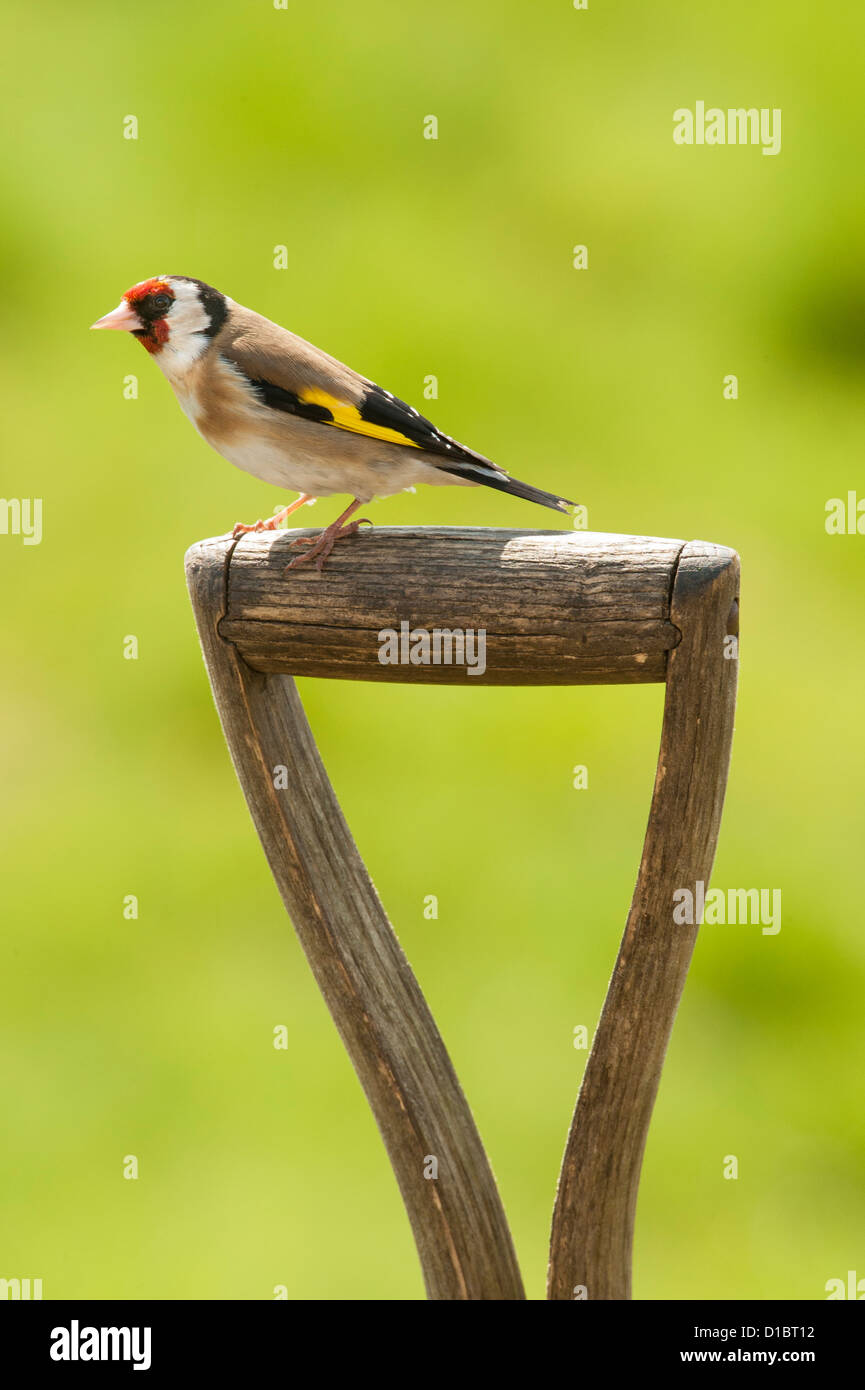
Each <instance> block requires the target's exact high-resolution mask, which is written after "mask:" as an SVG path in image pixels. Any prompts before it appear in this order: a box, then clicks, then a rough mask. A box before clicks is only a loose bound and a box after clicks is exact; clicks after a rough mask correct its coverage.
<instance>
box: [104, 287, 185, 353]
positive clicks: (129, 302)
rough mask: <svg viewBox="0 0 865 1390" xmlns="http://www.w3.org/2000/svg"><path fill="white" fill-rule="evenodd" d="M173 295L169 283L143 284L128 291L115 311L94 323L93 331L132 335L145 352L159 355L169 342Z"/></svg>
mask: <svg viewBox="0 0 865 1390" xmlns="http://www.w3.org/2000/svg"><path fill="white" fill-rule="evenodd" d="M175 298H176V295H175V292H174V289H173V288H172V286H171V284H170V283H169V281H168V279H167V278H166V279H159V278H154V279H152V280H142V281H141V283H140V284H138V285H133V286H132V289H131V290H127V291H126V293H125V295H124V296H123V298H122V299H121V301H120V303H119V304H118V306H117V308H116V309H112V311H111V313H110V314H106V315H105V317H104V318H101V319H97V321H96V323H94V324H93V325H92V327H93V328H118V329H125V330H126V332H128V333H132V334H134V335H135V337H136V338H137V339H138V341H139V342H140V343H141V344H142V345H143V346H144V347H146V348H147V351H148V352H160V351H161V349H162V346H163V344H164V343H167V342H168V339H169V336H170V332H171V330H170V327H169V322H168V315H169V314H170V313H171V309H172V307H173V305H174V301H175Z"/></svg>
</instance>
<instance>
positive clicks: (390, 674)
mask: <svg viewBox="0 0 865 1390" xmlns="http://www.w3.org/2000/svg"><path fill="white" fill-rule="evenodd" d="M309 534H310V532H309V531H288V532H284V531H283V532H278V531H277V532H273V531H271V532H263V533H261V534H258V535H255V534H250V535H247V536H243V537H242V538H241V539H240V540H239V541H238V542H237V543H236V544H235V545H233V546H232V547H231V549H230V554H229V564H228V596H227V602H226V611H225V616H224V617H223V619H222V621H221V622H220V625H219V635H220V636H221V637H222V638H223V639H224V640H226V641H228V642H231V643H233V645H234V646H235V647H236V649H237V651H238V653H239V655H240V656H241V657H242V658H243V660H244V661H245V662H246V664H247V665H248V666H251V667H252V668H253V670H256V671H268V672H281V673H283V674H291V675H297V676H326V677H331V678H337V679H341V680H377V681H410V682H414V683H433V684H443V685H466V684H468V685H469V686H472V685H476V684H477V685H483V684H487V685H571V684H574V685H589V684H609V683H616V684H619V683H637V682H640V683H642V682H647V681H662V680H664V679H665V676H666V670H667V657H668V653H669V652H670V651H671V650H672V649H673V648H674V647H675V646H676V644H677V642H678V641H679V638H680V634H679V631H678V629H677V628H676V626H675V624H674V623H672V622H671V621H670V593H671V591H672V586H673V576H674V574H675V570H676V563H677V560H678V557H679V554H680V552H681V550H682V546H683V544H684V542H683V541H678V540H658V539H655V538H650V537H641V536H615V535H605V534H600V533H593V532H581V531H547V532H544V531H500V530H492V529H460V528H455V527H429V528H426V527H425V528H422V529H415V528H411V527H390V528H381V529H379V528H374V529H373V530H370V531H361V532H360V533H359V534H358V535H356V536H352V537H350V538H349V539H348V540H345V541H341V542H340V543H339V544H338V545H337V546H336V548H335V549H334V552H333V554H332V555H331V557H330V559H329V560H328V562H327V564H326V566H325V568H324V570H323V571H322V572H321V573H319V572H318V570H316V569H315V567H314V565H313V564H310V565H309V566H301V567H300V568H299V569H296V570H291V571H290V572H289V573H288V574H286V573H285V567H286V565H287V564H288V562H289V560H291V559H292V558H293V557H294V556H296V555H298V554H300V553H302V552H300V551H298V550H292V549H291V541H292V539H293V538H295V537H297V536H306V535H309ZM223 544H226V545H227V544H228V543H227V542H223ZM403 624H405V626H403ZM420 630H425V632H426V633H427V634H429V638H428V648H427V652H428V658H429V659H428V660H427V661H425V660H424V655H425V653H424V639H423V636H422V634H421V636H420V640H417V639H415V640H413V639H412V633H415V634H418V633H419V631H420ZM382 633H393V638H390V639H388V638H383V637H382V636H381V634H382ZM480 633H483V634H484V637H483V667H484V669H483V672H482V673H481V671H480V661H479V660H478V659H477V658H478V656H479V653H478V649H477V642H478V634H480ZM436 634H438V636H437V635H436ZM448 634H450V635H448ZM460 634H465V635H468V634H472V636H471V637H470V638H469V641H470V642H471V643H474V646H473V647H472V646H470V647H469V649H468V650H469V656H470V661H466V660H460V659H459V658H460V654H461V652H460V647H459V642H460ZM386 643H389V645H390V647H391V650H392V652H395V653H398V659H397V660H395V661H393V662H383V661H382V660H381V654H382V653H384V654H385V655H386V654H387V651H386V645H385V644H386ZM412 648H414V652H415V658H414V659H410V658H411V651H412ZM437 653H438V656H439V660H438V661H436V659H435V658H436V654H437ZM448 655H450V656H451V661H450V662H449V663H448V661H447V657H448ZM400 658H404V659H400ZM471 658H474V660H473V662H472V661H471ZM472 664H473V665H474V666H475V668H476V669H475V670H474V672H472Z"/></svg>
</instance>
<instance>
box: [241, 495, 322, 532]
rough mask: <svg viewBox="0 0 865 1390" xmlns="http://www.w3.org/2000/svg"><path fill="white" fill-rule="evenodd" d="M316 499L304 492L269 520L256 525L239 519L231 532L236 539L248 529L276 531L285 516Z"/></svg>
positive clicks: (258, 522) (257, 522)
mask: <svg viewBox="0 0 865 1390" xmlns="http://www.w3.org/2000/svg"><path fill="white" fill-rule="evenodd" d="M314 501H315V498H314V497H310V496H309V495H308V494H307V493H305V492H302V493H301V494H300V496H299V497H298V499H297V501H296V502H289V504H288V506H287V507H283V509H282V511H280V512H277V513H276V515H275V516H271V517H268V519H267V521H261V520H259V521H256V523H255V525H254V526H246V525H244V523H243V522H242V521H238V523H237V525H236V526H235V528H234V530H233V531H232V533H231V534H232V537H233V538H234V539H235V540H236V539H237V537H238V536H245V535H246V533H247V531H275V530H276V528H277V526H279V524H280V522H282V521H285V518H286V517H287V516H291V514H292V512H296V511H297V509H298V507H302V506H303V504H304V502H314Z"/></svg>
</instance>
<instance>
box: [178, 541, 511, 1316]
mask: <svg viewBox="0 0 865 1390" xmlns="http://www.w3.org/2000/svg"><path fill="white" fill-rule="evenodd" d="M234 549H235V547H234V544H233V543H232V542H230V541H228V540H226V539H222V540H218V541H205V542H202V543H201V544H200V545H198V546H194V547H193V548H192V549H191V550H190V551H189V553H188V555H187V561H186V567H187V577H188V583H189V589H190V594H191V597H192V603H193V608H194V611H195V616H196V620H197V624H198V631H199V635H200V638H201V643H202V647H203V650H204V657H205V661H206V663H207V669H208V672H209V675H210V681H211V685H212V687H213V693H214V697H215V700H216V705H217V709H218V711H219V715H220V719H221V721H222V727H223V730H224V733H225V738H226V741H227V743H228V747H229V749H230V751H231V756H232V759H233V761H234V766H235V769H236V771H237V775H238V778H239V779H240V783H241V786H242V788H243V791H244V794H245V796H246V799H247V803H248V805H249V809H250V811H251V813H252V817H253V820H254V822H255V825H256V827H257V829H258V833H259V835H260V837H261V841H262V844H263V846H264V849H265V853H266V855H267V858H268V861H269V863H270V867H271V869H272V871H273V875H274V878H275V879H276V882H277V885H278V887H279V890H280V893H281V894H282V898H283V901H284V903H285V906H286V908H287V910H288V912H289V914H290V916H291V920H292V922H293V924H294V927H295V930H296V931H297V934H298V937H299V938H300V942H301V945H302V946H303V949H304V951H305V953H306V956H307V959H308V961H309V964H310V967H311V968H312V971H313V974H314V976H315V978H316V980H317V982H318V985H319V988H320V989H321V992H322V994H323V995H324V998H325V1001H326V1003H327V1005H328V1007H329V1009H330V1011H331V1015H332V1017H333V1020H334V1022H335V1024H336V1026H337V1028H338V1029H339V1033H340V1036H341V1037H342V1040H343V1042H344V1044H345V1046H346V1049H347V1051H348V1053H349V1056H350V1057H351V1060H352V1062H353V1064H354V1067H355V1070H356V1071H357V1074H358V1077H359V1079H360V1081H361V1084H362V1086H363V1088H364V1091H365V1092H366V1096H367V1099H368V1101H369V1103H370V1106H371V1108H372V1111H373V1114H374V1115H375V1118H376V1121H377V1123H378V1126H379V1129H380V1131H381V1134H382V1138H383V1140H384V1143H385V1146H386V1148H387V1151H388V1154H389V1157H390V1160H391V1163H392V1165H393V1169H394V1172H395V1174H396V1178H397V1181H398V1183H399V1186H400V1190H401V1192H402V1196H403V1200H404V1202H405V1205H406V1209H407V1211H408V1215H409V1219H410V1221H411V1225H412V1229H413V1232H414V1237H415V1241H416V1243H417V1248H418V1253H419V1255H420V1261H421V1266H422V1268H423V1274H424V1280H425V1283H426V1288H427V1292H428V1295H429V1297H430V1298H434V1299H506V1300H509V1299H521V1298H523V1296H524V1295H523V1288H522V1282H521V1279H520V1273H519V1268H518V1265H517V1260H516V1256H515V1254H514V1249H513V1243H512V1240H511V1236H510V1232H509V1230H508V1225H507V1221H506V1219H505V1214H504V1211H503V1209H502V1205H501V1201H500V1198H499V1195H498V1191H497V1189H496V1184H495V1179H494V1178H493V1174H492V1171H491V1169H490V1166H489V1162H488V1160H487V1157H486V1154H485V1152H484V1148H483V1145H482V1143H481V1140H480V1136H479V1135H478V1132H477V1129H476V1127H475V1124H474V1120H473V1119H472V1115H471V1111H470V1110H469V1107H468V1105H467V1103H466V1100H465V1097H464V1095H463V1093H462V1090H461V1089H460V1085H459V1082H458V1080H457V1077H456V1074H455V1072H454V1069H453V1066H452V1065H451V1061H450V1058H449V1057H448V1054H447V1051H446V1049H445V1046H444V1044H443V1042H442V1040H441V1037H440V1035H439V1032H438V1029H437V1028H436V1025H435V1021H434V1020H433V1017H432V1015H431V1013H430V1011H429V1008H428V1006H427V1003H426V1001H425V999H424V997H423V995H422V993H421V991H420V989H419V987H418V984H417V981H416V980H415V977H414V975H413V974H412V971H411V968H410V966H409V964H408V961H407V960H406V958H405V955H404V954H403V952H402V949H401V947H400V945H399V942H398V941H397V938H396V936H395V935H394V932H393V929H392V928H391V925H390V923H389V921H388V919H387V917H386V915H385V913H384V910H383V908H382V906H381V903H380V902H379V899H378V896H377V894H376V891H375V888H374V887H373V884H372V882H371V881H370V878H369V875H368V873H367V871H366V869H365V867H364V864H363V861H362V860H361V858H360V855H359V854H358V851H357V848H356V846H355V843H354V841H353V839H352V837H351V834H350V832H349V829H348V826H347V825H346V822H345V819H344V817H343V814H342V811H341V810H340V807H339V803H338V801H337V799H336V797H335V795H334V792H333V788H332V787H331V785H330V782H329V780H328V777H327V774H326V772H325V770H324V767H323V765H322V762H321V759H320V757H319V754H318V750H317V748H316V746H315V742H314V740H313V737H312V733H311V732H310V728H309V724H308V723H307V720H306V716H305V714H304V711H303V707H302V705H301V702H300V699H299V696H298V694H297V690H296V688H295V685H294V682H293V681H292V680H290V679H289V678H288V677H286V676H282V675H272V674H271V675H267V674H262V673H260V672H257V671H254V670H252V669H251V667H249V666H248V665H247V664H246V663H245V662H244V660H243V659H242V657H241V656H240V655H239V653H238V652H237V650H236V649H235V648H234V647H232V646H231V645H230V644H229V643H228V642H226V641H224V640H223V638H222V637H220V636H219V632H218V629H219V628H220V620H221V619H222V617H223V614H224V611H225V602H226V587H227V579H228V572H229V567H230V565H231V563H232V551H233V550H234ZM280 765H281V766H282V767H284V768H285V769H286V774H285V776H284V779H283V780H285V782H286V783H287V786H286V788H285V790H277V789H276V787H275V785H274V769H275V768H276V767H277V766H280ZM277 780H279V779H277ZM431 1158H434V1159H436V1160H437V1163H438V1175H437V1177H428V1176H425V1168H427V1166H428V1163H429V1160H430V1159H431ZM359 1287H362V1272H361V1274H360V1275H359Z"/></svg>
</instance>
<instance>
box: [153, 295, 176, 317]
mask: <svg viewBox="0 0 865 1390" xmlns="http://www.w3.org/2000/svg"><path fill="white" fill-rule="evenodd" d="M171 305H172V299H171V295H170V294H158V295H156V297H155V298H154V300H153V307H154V309H155V310H156V312H157V313H158V314H164V313H165V311H166V309H170V308H171Z"/></svg>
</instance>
